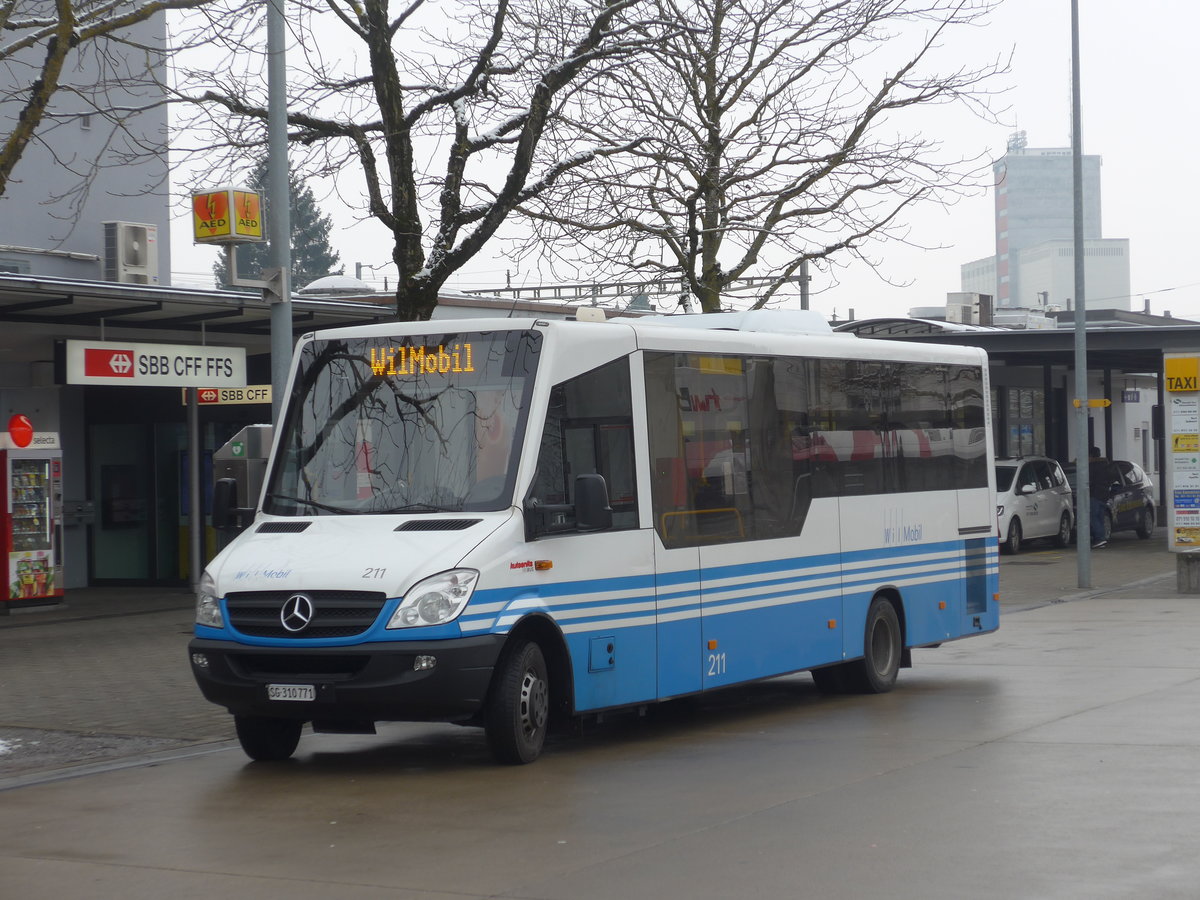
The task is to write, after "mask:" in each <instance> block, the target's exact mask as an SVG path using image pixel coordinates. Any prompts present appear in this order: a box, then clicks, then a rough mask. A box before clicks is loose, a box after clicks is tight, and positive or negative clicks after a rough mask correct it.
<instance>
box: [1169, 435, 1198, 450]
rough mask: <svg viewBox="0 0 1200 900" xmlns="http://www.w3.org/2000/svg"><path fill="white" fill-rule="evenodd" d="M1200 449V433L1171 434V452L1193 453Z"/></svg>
mask: <svg viewBox="0 0 1200 900" xmlns="http://www.w3.org/2000/svg"><path fill="white" fill-rule="evenodd" d="M1197 451H1200V434H1173V435H1171V452H1172V453H1195V452H1197Z"/></svg>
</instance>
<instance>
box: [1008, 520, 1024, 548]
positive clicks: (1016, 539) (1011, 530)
mask: <svg viewBox="0 0 1200 900" xmlns="http://www.w3.org/2000/svg"><path fill="white" fill-rule="evenodd" d="M1008 546H1010V547H1012V549H1013V552H1014V553H1016V552H1017V550H1019V549H1020V547H1021V523H1020V522H1018V521H1017V520H1016V519H1013V520H1012V524H1010V525H1009V526H1008Z"/></svg>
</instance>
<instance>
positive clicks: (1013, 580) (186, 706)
mask: <svg viewBox="0 0 1200 900" xmlns="http://www.w3.org/2000/svg"><path fill="white" fill-rule="evenodd" d="M1092 563H1093V569H1092V579H1091V584H1092V586H1091V587H1090V588H1087V589H1081V588H1079V587H1078V580H1079V579H1078V570H1077V561H1076V555H1075V552H1074V550H1072V549H1068V550H1055V549H1052V548H1050V546H1049V545H1048V544H1047V545H1046V546H1045V547H1042V546H1040V545H1039V544H1037V543H1034V544H1032V545H1030V546H1029V548H1028V549H1027V550H1026V551H1024V552H1022V553H1021V554H1020V555H1018V556H1016V557H1011V556H1004V557H1002V558H1001V603H1002V608H1003V611H1004V614H1007V615H1014V614H1020V612H1021V611H1023V610H1028V609H1031V608H1034V607H1039V606H1045V605H1047V604H1052V603H1062V602H1069V601H1073V600H1080V599H1084V598H1087V597H1096V596H1112V597H1139V596H1145V597H1164V596H1174V595H1175V593H1176V587H1175V571H1176V560H1175V556H1174V555H1173V554H1172V553H1170V552H1168V551H1167V550H1166V549H1164V544H1163V542H1162V540H1161V533H1160V534H1159V535H1156V536H1155V539H1154V540H1151V541H1139V540H1137V538H1135V537H1134V536H1133V535H1128V536H1125V535H1118V536H1116V537H1115V538H1114V540H1113V542H1112V543H1111V544H1110V545H1109V546H1108V547H1106V548H1104V549H1101V550H1096V551H1093V553H1092ZM1197 602H1198V603H1200V596H1198V597H1197ZM191 623H192V598H191V595H190V593H188V592H187V591H184V590H181V589H162V588H157V589H156V588H139V589H124V588H103V589H88V590H80V591H72V592H70V593H69V594H68V596H67V598H66V601H65V603H63V604H60V605H58V606H56V607H54V608H42V609H36V610H26V611H18V612H15V613H13V614H11V615H7V616H0V789H2V788H3V787H5V786H6V785H7V786H12V785H13V784H14V783H17V782H20V781H22V780H25V779H28V778H30V777H32V776H33V775H34V774H35V773H38V772H45V771H47V770H52V769H57V768H60V767H63V766H69V765H78V764H84V765H86V764H90V763H100V762H103V761H105V760H111V759H114V758H124V757H130V756H136V755H144V754H146V753H170V752H179V751H183V750H186V749H187V748H193V747H196V746H198V745H206V744H211V743H214V742H225V741H229V740H231V739H232V736H233V730H232V721H231V719H230V717H229V716H228V714H226V713H225V711H224V710H222V709H220V708H218V707H215V706H212V705H211V704H209V703H207V702H205V701H204V700H203V699H202V698H201V697H200V694H199V692H198V690H197V689H196V686H195V684H194V682H193V680H192V676H191V672H190V670H189V668H188V665H187V661H186V647H187V642H188V638H189V637H190V633H191ZM1003 630H1004V623H1003V618H1002V621H1001V631H1002V632H1003ZM14 779H15V781H14Z"/></svg>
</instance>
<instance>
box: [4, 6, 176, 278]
mask: <svg viewBox="0 0 1200 900" xmlns="http://www.w3.org/2000/svg"><path fill="white" fill-rule="evenodd" d="M121 37H122V39H123V40H122V42H120V43H118V42H116V41H108V42H102V43H94V42H93V43H87V44H84V45H81V46H80V48H79V49H78V50H77V52H75V53H73V54H72V55H71V57H70V58H69V60H68V63H67V68H66V70H65V71H64V72H63V76H62V84H63V87H62V88H61V89H60V90H59V91H58V92H57V93H56V94H55V95H54V98H53V99H52V101H51V103H50V106H49V107H48V109H47V113H46V118H45V120H44V121H43V123H42V125H41V127H40V128H39V129H38V131H37V133H36V135H35V137H34V138H33V140H31V141H30V142H29V145H28V146H27V147H26V149H25V152H24V154H23V155H22V157H21V159H20V161H19V162H18V163H17V165H16V167H15V169H14V170H13V174H12V177H11V179H10V180H9V182H8V184H7V186H6V188H5V192H4V195H3V197H0V208H3V210H4V215H2V216H0V272H3V273H11V274H21V275H42V276H50V277H62V278H81V279H91V280H96V281H100V280H109V281H121V282H126V283H131V284H151V285H154V284H162V285H166V284H169V283H170V276H169V273H170V252H171V248H170V229H169V227H168V225H169V222H170V215H169V212H170V208H169V200H170V196H169V185H168V177H167V176H168V170H167V137H168V134H167V125H168V123H167V108H166V104H165V103H163V102H162V101H163V100H164V96H163V92H162V89H161V87H160V86H159V85H160V84H161V83H162V82H163V80H164V78H165V75H164V73H163V71H162V62H163V60H162V57H161V56H158V55H157V54H155V53H154V52H153V51H154V49H156V48H161V47H164V46H165V45H166V39H167V23H166V15H165V14H162V13H160V14H158V15H156V16H154V17H152V18H151V19H148V20H147V21H145V22H141V23H139V24H137V25H134V26H131V27H129V28H128V29H125V30H123V31H122V33H121ZM130 48H138V49H136V50H132V49H130ZM141 48H151V52H146V51H145V50H143V49H141ZM26 54H28V55H27V56H22V55H21V54H18V55H16V56H15V57H11V58H6V60H5V62H6V66H5V68H4V70H3V71H2V72H0V82H2V81H8V82H9V83H10V84H9V85H5V86H6V87H11V88H13V89H14V90H13V91H8V90H5V91H0V96H2V97H5V98H7V99H5V100H3V101H0V129H3V131H4V133H8V132H10V131H11V129H12V123H13V122H14V121H15V119H16V117H17V116H18V115H19V114H20V111H21V105H20V103H19V101H18V100H16V99H14V98H13V94H14V93H18V94H19V91H20V90H23V89H24V88H25V87H27V86H28V85H29V84H30V83H31V79H32V78H33V77H34V76H35V74H36V72H35V67H36V65H37V64H38V63H39V62H40V57H41V56H42V55H44V48H40V47H35V48H31V49H30V50H29V51H26ZM147 60H150V62H149V63H148V62H147ZM147 66H149V68H148V67H147ZM104 110H121V111H123V112H122V113H120V114H119V115H118V114H116V113H112V114H106V113H105V112H104ZM128 110H138V112H136V113H132V114H130V113H129V112H128ZM105 223H111V224H110V225H109V226H106V224H105Z"/></svg>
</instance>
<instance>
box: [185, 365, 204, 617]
mask: <svg viewBox="0 0 1200 900" xmlns="http://www.w3.org/2000/svg"><path fill="white" fill-rule="evenodd" d="M196 393H197V389H196V388H194V387H190V388H188V389H187V431H188V455H189V456H190V457H191V465H189V466H188V467H187V468H188V553H189V554H190V558H189V560H188V579H189V580H190V581H191V583H192V593H195V592H196V589H197V588H198V587H199V586H200V574H201V573H202V572H203V571H204V563H205V559H204V497H203V495H202V494H201V493H200V484H201V481H200V467H201V466H202V465H203V464H204V443H203V442H202V441H201V440H200V404H199V402H198V399H197V397H196Z"/></svg>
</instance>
